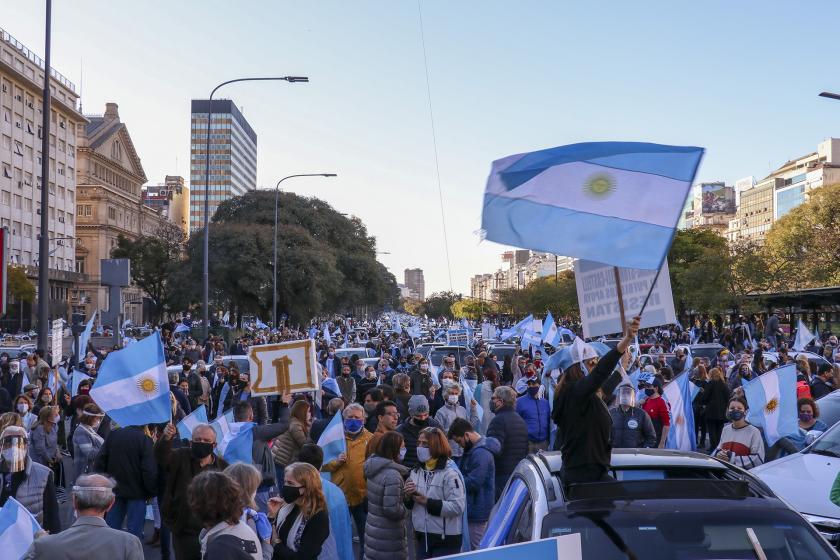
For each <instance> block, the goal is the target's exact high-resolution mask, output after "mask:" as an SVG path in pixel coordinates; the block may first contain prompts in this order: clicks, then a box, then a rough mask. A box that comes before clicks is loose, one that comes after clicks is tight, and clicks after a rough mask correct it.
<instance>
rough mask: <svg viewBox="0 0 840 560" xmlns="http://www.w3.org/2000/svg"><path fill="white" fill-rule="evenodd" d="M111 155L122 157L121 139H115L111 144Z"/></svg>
mask: <svg viewBox="0 0 840 560" xmlns="http://www.w3.org/2000/svg"><path fill="white" fill-rule="evenodd" d="M111 157H112V158H114V159H122V146H120V142H119V140H115V141H114V143H113V144H111Z"/></svg>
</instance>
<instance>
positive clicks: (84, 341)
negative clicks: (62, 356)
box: [76, 310, 99, 362]
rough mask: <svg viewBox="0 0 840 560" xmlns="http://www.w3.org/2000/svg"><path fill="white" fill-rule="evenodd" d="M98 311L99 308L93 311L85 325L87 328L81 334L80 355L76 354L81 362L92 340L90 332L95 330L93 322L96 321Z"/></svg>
mask: <svg viewBox="0 0 840 560" xmlns="http://www.w3.org/2000/svg"><path fill="white" fill-rule="evenodd" d="M98 312H99V311H98V310H97V311H94V312H93V315H91V317H90V321H88V322H87V324H86V325H85V330H83V331H82V334H80V335H79V355H78V356H76V360H77V362H81V361H82V360H83V359H84V357H85V355H86V354H87V345H88V341H90V334H91V332H93V322H94V321H96V314H97V313H98Z"/></svg>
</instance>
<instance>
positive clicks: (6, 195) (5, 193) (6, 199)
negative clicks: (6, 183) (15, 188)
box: [0, 191, 12, 206]
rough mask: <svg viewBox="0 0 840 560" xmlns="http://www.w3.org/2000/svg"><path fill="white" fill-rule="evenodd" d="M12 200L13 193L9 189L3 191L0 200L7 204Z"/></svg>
mask: <svg viewBox="0 0 840 560" xmlns="http://www.w3.org/2000/svg"><path fill="white" fill-rule="evenodd" d="M11 201H12V193H10V192H9V191H3V192H2V194H0V202H2V203H3V204H5V205H6V206H8V205H9V204H11Z"/></svg>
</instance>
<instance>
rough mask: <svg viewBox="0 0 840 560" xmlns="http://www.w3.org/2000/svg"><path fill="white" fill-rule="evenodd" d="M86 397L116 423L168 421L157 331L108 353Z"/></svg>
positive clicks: (163, 363)
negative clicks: (88, 395) (88, 396)
mask: <svg viewBox="0 0 840 560" xmlns="http://www.w3.org/2000/svg"><path fill="white" fill-rule="evenodd" d="M90 397H91V398H92V399H93V400H94V401H95V402H96V404H98V405H99V407H100V408H101V409H102V410H104V411H105V413H106V414H108V416H110V417H111V419H113V420H114V422H116V423H117V424H119V425H120V426H142V425H144V424H160V423H162V422H168V421H169V420H170V419H171V416H172V408H171V406H170V404H169V379H168V377H167V375H166V360H165V358H164V355H163V345H162V344H161V341H160V334H159V333H157V332H156V333H154V334H153V335H151V336H147V337H146V338H144V339H143V340H141V341H139V342H136V343H135V344H132V345H131V346H128V347H127V348H123V349H122V350H116V351H114V352H111V353H110V354H108V357H107V358H105V361H104V362H102V367H101V368H100V370H99V375H98V376H97V378H96V384H95V385H94V387H93V389H91V391H90Z"/></svg>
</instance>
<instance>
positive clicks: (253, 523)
mask: <svg viewBox="0 0 840 560" xmlns="http://www.w3.org/2000/svg"><path fill="white" fill-rule="evenodd" d="M223 472H224V473H225V474H226V475H228V476H229V477H231V478H232V479H233V480H235V481H236V483H237V484H238V485H239V490H240V492H241V493H242V502H243V504H245V507H244V508H243V510H242V519H241V521H242V522H243V523H245V524H246V525H248V527H250V528H251V530H252V531H254V533H255V534H256V535H257V536H258V537H259V538H260V546H262V557H263V560H271V556H272V552H273V549H272V546H271V523H270V522H269V521H268V518H267V517H266V516H265V514H264V513H262V512H259V511H256V509H257V505H256V503H255V502H254V497H255V496H256V495H257V488H259V486H260V482H262V475H261V474H260V471H258V470H257V469H256V468H255V467H254V466H253V465H248V464H246V463H235V464H233V465H230V466H229V467H227V468H226V469H225V470H224V471H223Z"/></svg>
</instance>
